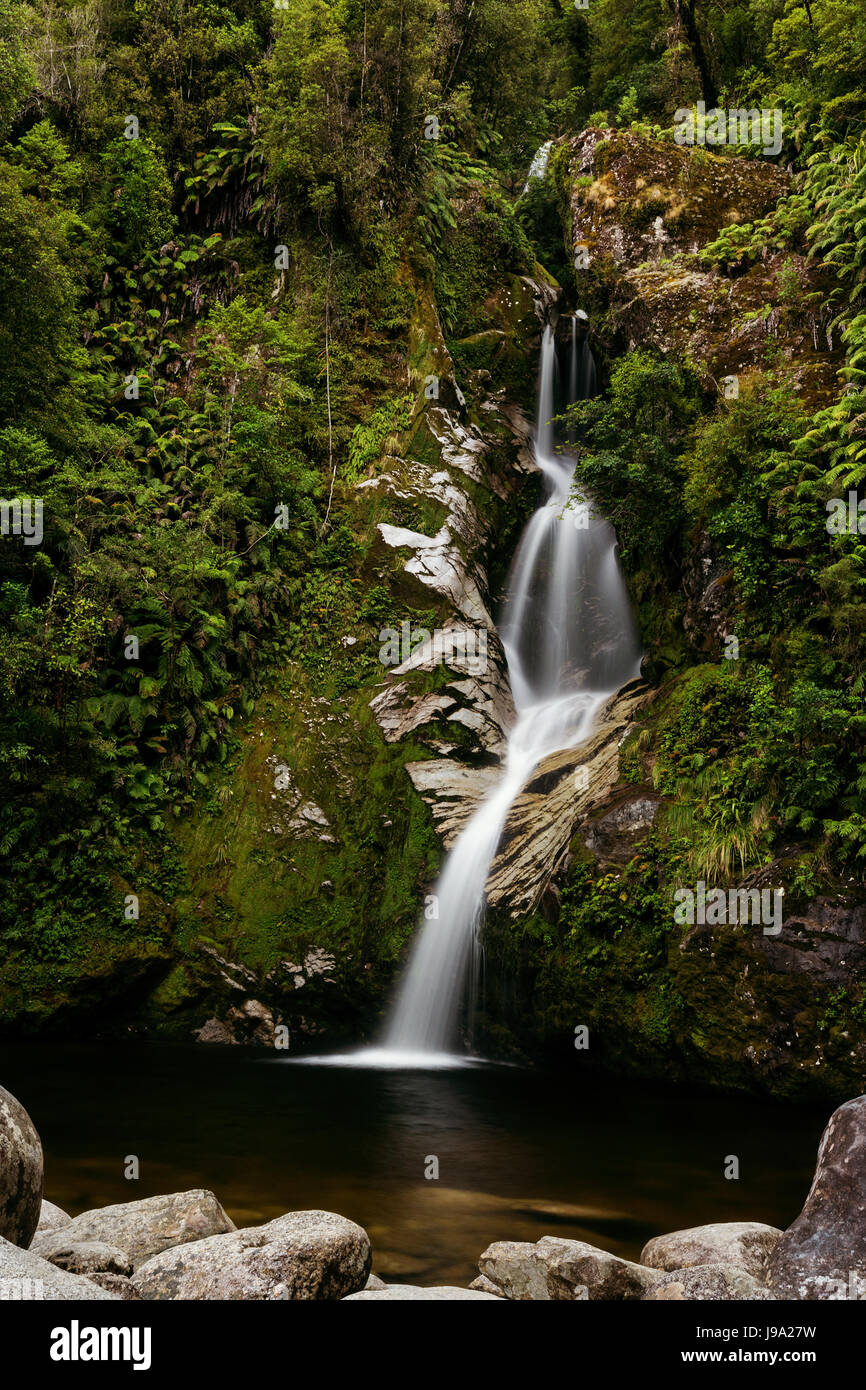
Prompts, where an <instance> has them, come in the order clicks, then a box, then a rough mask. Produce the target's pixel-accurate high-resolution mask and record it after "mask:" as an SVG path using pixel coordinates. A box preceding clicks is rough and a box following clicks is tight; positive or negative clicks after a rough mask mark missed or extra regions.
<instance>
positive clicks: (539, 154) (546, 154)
mask: <svg viewBox="0 0 866 1390" xmlns="http://www.w3.org/2000/svg"><path fill="white" fill-rule="evenodd" d="M552 146H553V141H552V140H545V142H544V144H543V145H539V147H538V149H537V150H536V151H535V154H534V155H533V156H532V163H531V164H530V166H529V173H528V174H527V175H526V183H525V184H524V185H523V191H524V193H527V192H528V191H529V184H530V182H531V180H532V179H543V178H544V177H545V176H546V174H547V161H548V159H549V158H550V151H551V148H552Z"/></svg>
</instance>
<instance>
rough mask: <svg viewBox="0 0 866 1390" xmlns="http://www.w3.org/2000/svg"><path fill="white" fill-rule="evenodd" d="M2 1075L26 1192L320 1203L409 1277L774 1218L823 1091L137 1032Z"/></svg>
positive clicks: (69, 1203) (253, 1214) (0, 1066)
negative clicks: (418, 1061) (37, 1143)
mask: <svg viewBox="0 0 866 1390" xmlns="http://www.w3.org/2000/svg"><path fill="white" fill-rule="evenodd" d="M577 1065H579V1064H577ZM0 1083H2V1084H3V1085H4V1086H6V1087H7V1089H8V1090H10V1091H12V1093H13V1094H14V1095H17V1096H18V1098H19V1099H20V1100H21V1101H22V1103H23V1104H24V1105H25V1106H26V1108H27V1109H28V1110H29V1112H30V1114H31V1116H32V1117H33V1119H34V1121H35V1123H36V1126H37V1128H38V1129H39V1131H40V1134H41V1136H42V1142H43V1145H44V1148H45V1195H46V1196H47V1197H49V1198H51V1200H52V1201H55V1202H57V1203H59V1204H60V1206H62V1207H65V1208H66V1209H67V1210H68V1211H70V1212H72V1213H73V1214H74V1213H76V1212H79V1211H83V1210H85V1209H86V1208H88V1207H93V1206H99V1205H104V1204H105V1203H108V1202H122V1201H130V1200H132V1199H133V1198H136V1197H146V1196H150V1195H152V1194H154V1193H158V1192H172V1191H178V1190H180V1189H183V1188H189V1187H207V1188H211V1189H212V1190H213V1191H214V1192H215V1193H216V1195H217V1197H218V1198H219V1199H220V1201H221V1202H222V1203H223V1205H224V1206H225V1207H226V1209H227V1211H228V1212H229V1214H230V1215H231V1216H232V1218H233V1219H234V1221H235V1222H236V1223H237V1224H238V1225H242V1224H243V1225H250V1224H255V1223H257V1222H260V1221H264V1220H269V1219H270V1218H272V1217H274V1216H278V1215H280V1214H281V1213H282V1212H285V1211H290V1210H296V1209H298V1208H304V1207H324V1208H326V1209H328V1210H331V1211H336V1212H340V1213H341V1214H342V1215H344V1216H348V1217H351V1218H352V1219H353V1220H355V1221H358V1222H359V1223H360V1224H361V1225H362V1226H364V1227H366V1229H367V1231H368V1232H369V1234H370V1237H371V1239H372V1241H373V1251H374V1268H375V1269H376V1271H377V1272H378V1273H379V1274H381V1275H383V1276H384V1277H385V1278H388V1279H394V1280H396V1279H399V1280H404V1281H407V1282H418V1283H428V1284H429V1283H444V1282H449V1283H451V1282H453V1283H461V1284H465V1283H468V1282H469V1281H470V1280H471V1279H472V1278H473V1277H474V1275H475V1274H476V1273H477V1270H476V1268H475V1262H476V1260H477V1257H478V1255H479V1254H480V1253H481V1251H482V1250H483V1249H484V1248H485V1246H486V1245H487V1244H488V1243H489V1242H490V1241H492V1240H538V1239H539V1237H541V1236H543V1235H561V1236H574V1237H577V1238H579V1239H583V1240H588V1241H591V1242H592V1243H593V1244H597V1245H601V1246H604V1247H605V1248H607V1249H609V1250H613V1251H615V1252H617V1253H619V1254H623V1255H626V1256H630V1257H632V1258H634V1257H635V1256H637V1255H638V1254H639V1252H640V1249H641V1246H642V1245H643V1243H644V1241H646V1240H647V1239H649V1237H650V1236H652V1235H657V1234H659V1233H660V1232H663V1231H671V1230H676V1229H678V1228H680V1227H683V1226H691V1225H697V1224H700V1223H702V1222H707V1221H733V1220H759V1221H767V1222H770V1223H771V1224H773V1225H779V1226H786V1225H788V1224H789V1223H790V1222H791V1220H793V1218H794V1217H795V1216H796V1215H797V1213H798V1211H799V1210H800V1207H801V1206H802V1204H803V1200H804V1198H805V1196H806V1193H807V1191H808V1188H809V1184H810V1182H811V1178H812V1172H813V1168H814V1162H815V1154H816V1151H817V1146H818V1140H819V1137H820V1133H821V1130H822V1128H823V1125H824V1124H825V1123H826V1120H827V1118H828V1117H829V1114H830V1112H831V1110H832V1108H833V1107H832V1106H831V1105H829V1104H828V1105H827V1106H826V1107H820V1108H817V1109H816V1108H814V1107H810V1108H803V1107H800V1108H796V1109H791V1108H787V1107H781V1106H775V1105H772V1104H770V1103H769V1102H765V1101H753V1100H743V1099H737V1098H731V1097H725V1096H707V1095H705V1094H701V1095H696V1094H692V1093H689V1092H687V1091H683V1090H681V1089H673V1088H663V1087H656V1086H651V1085H648V1084H645V1083H632V1082H617V1081H612V1080H609V1079H607V1080H599V1079H595V1080H592V1081H587V1080H586V1079H584V1078H581V1077H580V1076H579V1075H578V1073H577V1071H576V1070H575V1071H574V1072H568V1071H566V1072H557V1073H549V1072H547V1073H544V1072H534V1071H523V1070H519V1069H514V1068H506V1067H503V1068H499V1067H480V1068H471V1069H463V1070H457V1071H451V1072H426V1073H425V1072H406V1073H395V1072H383V1071H364V1070H358V1069H354V1068H353V1069H350V1070H342V1069H336V1068H330V1067H304V1066H297V1065H286V1064H284V1063H281V1062H276V1061H274V1060H273V1054H262V1053H258V1052H256V1051H249V1050H247V1049H245V1048H226V1049H210V1048H203V1047H192V1046H191V1047H176V1046H170V1045H161V1044H153V1043H150V1044H129V1045H123V1046H106V1045H95V1044H94V1045H75V1044H71V1045H67V1044H64V1043H62V1042H54V1043H52V1044H51V1045H46V1044H44V1043H39V1044H26V1045H19V1046H17V1047H16V1048H14V1049H13V1048H11V1047H9V1046H8V1045H4V1046H3V1047H0ZM129 1154H135V1155H136V1156H137V1157H138V1159H139V1162H140V1169H141V1176H140V1179H139V1181H137V1182H131V1181H127V1180H126V1179H124V1176H123V1169H124V1160H125V1158H126V1156H127V1155H129ZM729 1154H736V1155H737V1156H738V1157H739V1160H740V1174H741V1176H740V1178H739V1180H738V1181H731V1180H726V1179H725V1177H724V1164H725V1159H726V1156H727V1155H729ZM429 1155H436V1156H437V1157H438V1160H439V1179H438V1181H429V1180H426V1179H425V1177H424V1168H425V1160H426V1158H427V1157H428V1156H429Z"/></svg>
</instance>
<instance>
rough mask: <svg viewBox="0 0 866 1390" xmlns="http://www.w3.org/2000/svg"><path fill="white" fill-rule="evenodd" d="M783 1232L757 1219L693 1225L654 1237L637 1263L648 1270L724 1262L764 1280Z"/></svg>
mask: <svg viewBox="0 0 866 1390" xmlns="http://www.w3.org/2000/svg"><path fill="white" fill-rule="evenodd" d="M781 1234H782V1232H781V1231H779V1230H777V1229H776V1227H775V1226H764V1225H763V1224H762V1223H761V1222H760V1221H722V1222H719V1223H717V1224H716V1225H712V1226H692V1227H691V1228H690V1229H689V1230H686V1231H672V1232H671V1234H670V1235H664V1236H655V1237H654V1238H653V1239H652V1240H651V1241H648V1243H647V1244H646V1245H645V1246H644V1248H643V1250H642V1251H641V1257H640V1262H641V1264H642V1265H649V1266H650V1268H651V1269H662V1270H667V1271H670V1270H684V1269H693V1268H695V1267H696V1266H700V1265H726V1266H731V1267H734V1266H735V1267H736V1268H737V1269H742V1270H744V1271H745V1272H746V1274H749V1275H751V1276H752V1278H753V1279H758V1280H763V1278H764V1275H765V1273H766V1270H767V1260H768V1259H769V1257H770V1255H771V1254H772V1252H773V1249H774V1248H775V1246H776V1243H777V1241H778V1240H779V1237H780V1236H781Z"/></svg>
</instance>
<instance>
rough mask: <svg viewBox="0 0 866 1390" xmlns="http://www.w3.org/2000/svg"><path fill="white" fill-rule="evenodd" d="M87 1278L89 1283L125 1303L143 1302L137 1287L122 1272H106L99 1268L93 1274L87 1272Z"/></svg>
mask: <svg viewBox="0 0 866 1390" xmlns="http://www.w3.org/2000/svg"><path fill="white" fill-rule="evenodd" d="M87 1278H88V1279H89V1281H90V1283H91V1284H98V1285H99V1287H100V1288H101V1289H107V1290H108V1292H109V1293H113V1294H114V1295H115V1296H116V1297H117V1298H122V1299H123V1300H124V1302H126V1303H143V1302H144V1300H143V1299H142V1297H141V1294H140V1293H139V1292H138V1289H136V1288H134V1287H133V1283H132V1280H131V1279H125V1278H124V1276H123V1275H122V1274H108V1273H106V1272H104V1271H102V1270H99V1271H97V1273H95V1274H88V1276H87Z"/></svg>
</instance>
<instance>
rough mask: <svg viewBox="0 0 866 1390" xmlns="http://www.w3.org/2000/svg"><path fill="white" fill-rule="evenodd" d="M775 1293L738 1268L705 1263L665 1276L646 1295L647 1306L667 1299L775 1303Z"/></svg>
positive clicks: (644, 1298) (644, 1297) (674, 1271)
mask: <svg viewBox="0 0 866 1390" xmlns="http://www.w3.org/2000/svg"><path fill="white" fill-rule="evenodd" d="M772 1298H773V1294H772V1293H770V1291H769V1289H765V1288H764V1287H763V1285H762V1284H759V1283H758V1281H757V1279H753V1278H752V1276H751V1274H747V1273H746V1271H745V1270H744V1269H741V1268H740V1267H739V1266H738V1265H726V1264H706V1265H699V1266H697V1267H696V1268H694V1269H677V1270H673V1271H672V1272H671V1273H670V1274H663V1275H662V1277H661V1278H660V1279H659V1280H658V1282H657V1283H655V1284H654V1285H653V1286H652V1288H651V1289H648V1290H647V1292H646V1293H645V1294H644V1295H643V1302H644V1303H653V1302H655V1303H660V1302H664V1301H668V1300H674V1301H678V1302H679V1301H682V1300H686V1301H692V1300H694V1301H695V1302H724V1301H727V1300H744V1299H747V1300H751V1301H761V1300H763V1301H766V1300H767V1299H770V1300H772Z"/></svg>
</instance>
